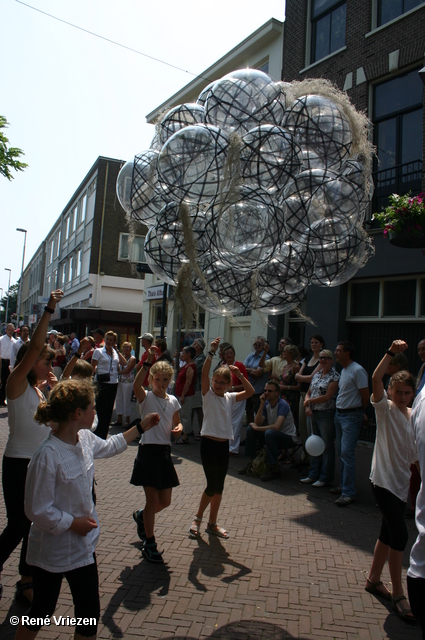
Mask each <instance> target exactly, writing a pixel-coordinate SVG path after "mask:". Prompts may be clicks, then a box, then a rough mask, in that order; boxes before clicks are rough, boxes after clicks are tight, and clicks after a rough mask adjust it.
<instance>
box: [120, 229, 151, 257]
mask: <svg viewBox="0 0 425 640" xmlns="http://www.w3.org/2000/svg"><path fill="white" fill-rule="evenodd" d="M144 244H145V237H144V236H131V237H130V234H128V233H120V245H119V249H118V260H129V261H130V262H146V259H145V250H144ZM130 247H131V257H129V250H130Z"/></svg>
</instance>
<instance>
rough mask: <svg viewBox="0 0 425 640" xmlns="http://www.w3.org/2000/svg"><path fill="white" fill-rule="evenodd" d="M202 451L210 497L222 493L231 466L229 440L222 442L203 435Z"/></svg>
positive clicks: (206, 490) (207, 490)
mask: <svg viewBox="0 0 425 640" xmlns="http://www.w3.org/2000/svg"><path fill="white" fill-rule="evenodd" d="M200 453H201V460H202V466H203V468H204V473H205V477H206V479H207V488H206V489H205V493H206V494H207V496H210V497H211V496H214V495H216V494H219V495H221V494H222V493H223V488H224V480H225V478H226V474H227V469H228V467H229V441H228V440H225V441H224V442H220V441H219V440H212V439H211V438H207V437H206V436H202V438H201V448H200Z"/></svg>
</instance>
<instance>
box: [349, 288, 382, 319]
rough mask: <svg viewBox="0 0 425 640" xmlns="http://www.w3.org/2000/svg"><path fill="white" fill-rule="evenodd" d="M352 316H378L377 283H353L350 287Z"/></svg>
mask: <svg viewBox="0 0 425 640" xmlns="http://www.w3.org/2000/svg"><path fill="white" fill-rule="evenodd" d="M350 315H352V316H356V317H358V316H363V317H368V316H372V317H373V316H377V315H379V282H353V283H352V285H351V310H350Z"/></svg>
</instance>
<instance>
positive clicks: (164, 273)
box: [144, 227, 183, 285]
mask: <svg viewBox="0 0 425 640" xmlns="http://www.w3.org/2000/svg"><path fill="white" fill-rule="evenodd" d="M144 249H145V256H146V262H147V263H148V265H149V267H150V268H151V270H152V272H153V273H154V274H155V275H156V276H158V278H161V280H164V282H166V283H167V284H170V285H175V284H176V280H177V274H178V272H179V269H180V267H181V266H182V264H183V263H182V262H180V260H179V259H178V258H175V257H172V256H170V255H169V254H168V253H166V252H165V251H164V250H163V249H162V247H161V246H160V244H159V242H158V240H157V238H156V230H155V228H154V227H151V228H150V229H149V231H148V232H147V234H146V238H145V246H144Z"/></svg>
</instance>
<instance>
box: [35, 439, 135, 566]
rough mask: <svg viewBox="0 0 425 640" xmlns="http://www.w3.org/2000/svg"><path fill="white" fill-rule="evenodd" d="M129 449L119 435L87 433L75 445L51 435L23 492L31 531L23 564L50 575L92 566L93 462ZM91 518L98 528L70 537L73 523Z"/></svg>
mask: <svg viewBox="0 0 425 640" xmlns="http://www.w3.org/2000/svg"><path fill="white" fill-rule="evenodd" d="M126 448H127V443H126V441H125V439H124V436H123V435H122V433H120V434H118V435H116V436H111V437H110V438H108V439H107V440H103V439H102V438H99V437H98V436H96V435H95V434H94V433H92V432H91V431H90V430H88V429H81V431H79V432H78V443H77V444H76V445H73V444H67V443H66V442H62V440H59V438H56V437H55V436H54V435H53V434H50V436H49V437H48V438H46V439H45V440H44V441H43V442H42V443H41V445H40V446H39V448H38V449H37V451H36V452H35V454H34V456H33V458H32V460H31V462H30V464H29V466H28V475H27V482H26V487H25V513H26V515H27V517H28V518H29V520H31V522H32V525H31V529H30V535H29V539H28V552H27V562H28V563H29V564H30V565H34V566H36V567H41V568H42V569H45V570H46V571H51V572H52V573H62V572H64V571H71V570H72V569H77V568H78V567H85V566H87V565H89V564H93V552H94V550H95V547H96V543H97V540H98V538H99V520H98V517H97V513H96V508H95V506H94V502H93V496H92V487H93V477H94V459H95V458H110V457H112V456H114V455H116V454H117V453H121V452H122V451H124V450H125V449H126ZM82 516H90V517H92V518H94V519H95V520H96V522H97V523H98V527H97V529H92V530H91V531H90V532H89V533H88V534H87V535H86V536H79V535H78V534H76V533H75V532H74V531H71V529H70V526H71V525H72V521H73V519H74V518H78V517H82Z"/></svg>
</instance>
